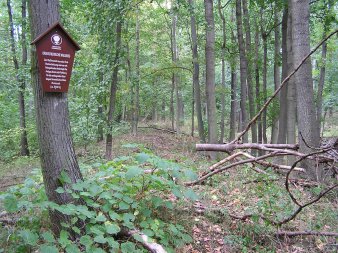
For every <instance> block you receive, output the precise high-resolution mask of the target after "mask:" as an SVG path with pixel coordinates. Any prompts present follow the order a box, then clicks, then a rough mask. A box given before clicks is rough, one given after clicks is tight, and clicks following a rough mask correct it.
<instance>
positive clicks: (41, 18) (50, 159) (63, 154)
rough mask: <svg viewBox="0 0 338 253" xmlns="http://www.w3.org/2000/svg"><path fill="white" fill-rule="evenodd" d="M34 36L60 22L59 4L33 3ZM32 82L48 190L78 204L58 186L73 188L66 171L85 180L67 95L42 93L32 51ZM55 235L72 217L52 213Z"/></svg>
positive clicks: (75, 178)
mask: <svg viewBox="0 0 338 253" xmlns="http://www.w3.org/2000/svg"><path fill="white" fill-rule="evenodd" d="M28 3H29V10H30V15H29V16H30V19H31V37H32V38H36V37H37V36H39V35H40V34H42V33H43V32H45V31H46V30H47V29H48V28H49V26H50V25H51V24H54V23H55V22H57V21H59V20H60V15H59V1H58V0H54V1H45V0H30V1H29V2H28ZM31 59H32V63H31V64H32V71H31V73H32V83H33V91H34V100H35V109H36V125H37V132H38V140H39V147H40V157H41V168H42V175H43V180H44V185H45V191H46V194H47V197H48V200H49V201H52V202H55V203H57V204H67V203H74V204H76V203H78V202H79V201H78V200H76V199H74V198H73V197H72V195H71V194H69V193H67V192H65V193H57V192H56V191H55V190H56V189H57V188H58V187H62V186H64V187H70V186H69V185H66V186H65V185H64V184H63V183H61V181H60V175H61V172H62V171H64V172H65V173H66V174H67V175H68V176H69V178H70V180H71V182H72V183H75V182H77V181H79V180H82V179H83V178H82V175H81V172H80V169H79V165H78V163H77V159H76V155H75V151H74V148H73V141H72V137H71V129H70V122H69V113H68V99H67V93H47V92H44V91H43V90H42V83H41V80H40V76H39V65H38V60H37V54H36V50H34V49H33V50H32V58H31ZM50 219H51V224H52V230H53V232H54V233H55V234H56V235H58V234H59V232H60V231H61V229H62V226H61V224H62V223H66V224H67V223H70V217H69V216H67V215H64V214H62V213H60V212H58V211H52V210H51V211H50Z"/></svg>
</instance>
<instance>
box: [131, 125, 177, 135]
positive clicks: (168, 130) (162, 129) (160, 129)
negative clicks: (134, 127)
mask: <svg viewBox="0 0 338 253" xmlns="http://www.w3.org/2000/svg"><path fill="white" fill-rule="evenodd" d="M138 128H144V129H147V128H150V129H155V130H158V131H163V132H167V133H170V134H176V133H177V132H176V131H175V130H171V129H165V128H159V127H154V126H146V127H138Z"/></svg>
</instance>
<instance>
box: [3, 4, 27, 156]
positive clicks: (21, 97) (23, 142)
mask: <svg viewBox="0 0 338 253" xmlns="http://www.w3.org/2000/svg"><path fill="white" fill-rule="evenodd" d="M26 6H27V2H26V0H22V10H21V18H22V33H21V39H22V69H24V68H25V66H26V65H27V45H26V12H27V11H26ZM7 8H8V18H9V25H10V40H11V51H12V57H13V63H14V68H15V72H16V81H17V83H18V88H19V92H18V93H19V94H18V102H19V112H20V131H21V138H20V155H22V156H29V149H28V140H27V129H26V113H25V89H26V82H25V78H24V76H23V75H20V74H19V62H18V59H17V56H16V47H15V39H14V24H13V16H12V7H11V1H10V0H7Z"/></svg>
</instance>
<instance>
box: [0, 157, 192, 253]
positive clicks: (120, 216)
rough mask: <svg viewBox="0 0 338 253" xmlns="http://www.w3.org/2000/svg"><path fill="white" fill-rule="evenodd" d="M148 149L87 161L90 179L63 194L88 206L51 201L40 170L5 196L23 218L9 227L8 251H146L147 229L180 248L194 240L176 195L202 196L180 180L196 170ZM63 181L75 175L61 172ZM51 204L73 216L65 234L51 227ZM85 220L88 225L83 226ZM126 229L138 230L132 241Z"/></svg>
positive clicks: (171, 248)
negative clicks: (178, 217) (177, 215)
mask: <svg viewBox="0 0 338 253" xmlns="http://www.w3.org/2000/svg"><path fill="white" fill-rule="evenodd" d="M144 151H145V152H142V153H138V154H136V155H135V156H128V157H119V158H116V159H114V160H113V161H111V162H108V163H106V164H95V166H86V168H84V169H83V173H84V175H88V177H87V178H88V179H85V180H84V181H79V182H77V183H76V184H73V185H72V188H71V189H64V188H62V187H60V188H58V189H57V192H59V193H63V192H64V191H67V192H68V193H70V194H72V196H73V197H74V198H76V199H78V198H81V199H82V200H83V201H84V204H83V205H74V204H72V203H69V204H66V205H57V204H55V203H52V202H49V201H47V198H46V195H45V193H44V188H43V184H42V178H41V175H40V174H39V173H38V172H37V171H35V172H34V174H33V176H32V177H30V178H28V179H26V181H25V183H24V184H22V185H20V186H16V187H13V188H11V189H10V190H8V191H7V192H6V193H3V194H1V195H0V199H1V201H2V202H3V204H4V207H5V209H6V211H7V212H8V213H11V214H13V215H14V216H17V217H18V218H17V222H16V223H15V226H13V227H12V228H11V232H9V231H8V233H11V235H10V236H9V240H8V241H7V244H4V245H1V246H2V247H4V250H6V252H7V251H8V249H9V248H11V249H13V251H19V252H20V250H21V249H22V250H23V251H21V252H26V251H25V250H27V249H37V248H38V249H39V251H40V252H59V251H60V250H61V249H62V250H65V252H80V251H82V252H108V251H110V252H117V251H118V250H121V251H122V252H143V247H142V243H140V242H142V240H143V239H142V238H141V236H140V234H144V235H147V236H148V237H149V239H150V240H153V241H156V242H158V243H159V244H161V245H163V246H164V247H165V248H166V250H168V251H169V252H174V248H175V247H180V246H182V245H183V244H185V243H187V242H190V241H191V237H190V236H189V235H188V234H187V233H186V232H185V228H184V227H183V226H181V225H179V224H178V223H177V222H176V221H175V219H173V218H172V217H173V208H174V205H175V201H173V198H176V199H190V200H196V199H197V195H196V194H195V193H194V192H193V191H192V190H190V189H188V190H187V189H185V188H184V187H182V186H180V185H177V184H176V183H175V181H174V180H173V178H177V179H182V178H185V177H186V175H192V174H193V173H192V172H190V173H187V172H186V170H184V171H185V173H183V172H182V171H181V168H180V167H179V166H178V165H177V164H176V163H173V162H171V161H168V160H164V159H161V158H159V157H157V156H155V155H153V154H152V153H150V152H149V151H147V150H144ZM89 175H90V176H89ZM60 180H61V181H65V182H67V181H69V178H68V176H67V174H66V173H61V176H60ZM174 196H175V197H174ZM169 197H170V198H169ZM50 209H52V210H57V211H59V212H61V213H63V214H66V215H69V216H70V217H71V219H70V221H69V222H68V223H67V224H65V223H64V224H62V226H63V228H64V229H63V230H62V231H61V234H60V237H59V238H55V237H54V236H53V234H52V233H51V231H49V230H48V229H47V226H48V223H47V220H46V219H45V218H46V217H47V211H48V210H50ZM33 214H34V215H33ZM32 217H35V218H32ZM42 217H45V218H44V219H41V218H42ZM35 219H36V220H35ZM33 223H34V224H35V225H34V226H32V224H33ZM79 223H81V224H83V225H84V229H81V230H80V229H79V227H78V226H77V225H78V224H79ZM124 230H128V231H138V232H135V233H133V236H132V238H130V239H131V240H128V241H126V240H123V238H121V236H120V235H121V234H123V231H124ZM83 231H84V232H83ZM71 234H75V235H76V238H77V240H76V241H74V240H71V239H70V238H71Z"/></svg>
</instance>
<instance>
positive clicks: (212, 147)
mask: <svg viewBox="0 0 338 253" xmlns="http://www.w3.org/2000/svg"><path fill="white" fill-rule="evenodd" d="M298 147H299V146H298V145H297V144H258V143H242V144H237V143H228V144H196V150H197V151H221V152H227V153H230V152H232V151H233V150H235V149H259V150H266V149H267V148H268V149H291V150H297V149H298Z"/></svg>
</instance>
